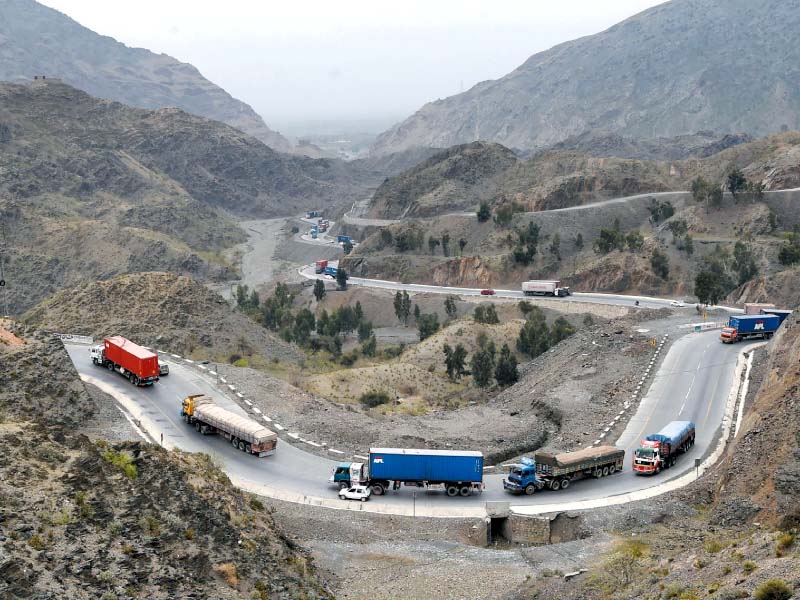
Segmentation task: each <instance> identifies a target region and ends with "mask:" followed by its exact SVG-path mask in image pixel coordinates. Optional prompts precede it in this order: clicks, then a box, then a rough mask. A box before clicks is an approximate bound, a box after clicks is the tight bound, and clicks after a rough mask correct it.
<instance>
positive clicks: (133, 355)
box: [89, 335, 159, 386]
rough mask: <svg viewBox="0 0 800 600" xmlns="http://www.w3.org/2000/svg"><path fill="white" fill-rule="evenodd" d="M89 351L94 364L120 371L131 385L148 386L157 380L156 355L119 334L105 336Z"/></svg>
mask: <svg viewBox="0 0 800 600" xmlns="http://www.w3.org/2000/svg"><path fill="white" fill-rule="evenodd" d="M89 352H90V353H91V356H92V362H93V363H94V364H96V365H99V366H101V367H105V368H107V369H108V370H109V371H116V372H117V373H120V374H121V375H122V376H123V377H125V378H126V379H128V381H130V382H131V383H132V384H133V385H136V386H149V385H153V384H154V383H155V382H156V381H158V376H159V367H158V355H157V354H156V353H155V352H151V351H150V350H148V349H147V348H143V347H142V346H139V345H138V344H134V343H133V342H132V341H130V340H128V339H125V338H124V337H122V336H121V335H115V336H112V337H108V338H105V339H104V340H103V343H102V344H98V345H97V346H93V347H92V348H91V349H90V350H89Z"/></svg>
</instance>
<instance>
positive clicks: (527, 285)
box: [522, 279, 571, 297]
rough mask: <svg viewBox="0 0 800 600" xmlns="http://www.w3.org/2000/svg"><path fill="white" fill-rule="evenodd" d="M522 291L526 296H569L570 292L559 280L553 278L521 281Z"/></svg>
mask: <svg viewBox="0 0 800 600" xmlns="http://www.w3.org/2000/svg"><path fill="white" fill-rule="evenodd" d="M522 293H523V294H525V295H526V296H537V295H540V296H560V297H563V296H569V295H571V292H570V291H569V288H568V287H566V286H564V285H562V284H561V281H559V280H557V279H553V280H536V281H523V282H522Z"/></svg>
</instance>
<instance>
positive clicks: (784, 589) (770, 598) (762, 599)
mask: <svg viewBox="0 0 800 600" xmlns="http://www.w3.org/2000/svg"><path fill="white" fill-rule="evenodd" d="M792 594H793V591H792V588H790V587H789V586H788V585H787V584H786V582H785V581H781V580H780V579H770V580H769V581H765V582H764V583H762V584H761V585H760V586H758V587H757V588H756V591H755V593H754V594H753V598H755V600H789V598H791V597H792Z"/></svg>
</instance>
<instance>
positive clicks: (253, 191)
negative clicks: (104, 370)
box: [0, 81, 366, 313]
mask: <svg viewBox="0 0 800 600" xmlns="http://www.w3.org/2000/svg"><path fill="white" fill-rule="evenodd" d="M351 169H352V168H351V167H350V166H349V165H347V164H345V163H342V162H341V161H332V160H324V159H323V160H314V159H310V158H306V157H301V156H293V155H288V154H282V153H279V152H275V151H274V150H272V149H271V148H269V147H268V146H266V145H264V144H263V143H261V142H260V141H258V140H257V139H255V138H253V137H250V136H248V135H246V134H244V133H242V132H240V131H238V130H237V129H234V128H233V127H230V126H228V125H224V124H222V123H218V122H216V121H209V120H208V119H205V118H202V117H197V116H194V115H190V114H188V113H185V112H183V111H181V110H178V109H175V108H165V109H160V110H144V109H137V108H131V107H128V106H125V105H123V104H120V103H119V102H112V101H108V100H99V99H97V98H93V97H91V96H89V95H88V94H86V93H85V92H82V91H80V90H77V89H75V88H73V87H70V86H68V85H66V84H63V83H58V82H47V81H45V82H41V81H39V82H34V83H32V84H30V85H14V84H0V173H2V177H0V226H2V228H0V234H2V233H3V231H4V232H5V237H6V240H5V243H6V245H7V247H8V248H9V254H7V258H6V265H5V266H6V280H7V281H8V287H7V288H6V289H7V290H8V294H9V302H10V310H11V311H12V313H14V312H16V311H18V310H24V309H26V308H29V307H31V306H33V304H35V303H36V302H38V301H40V300H41V299H43V298H44V297H46V296H49V295H51V294H53V293H54V292H56V291H58V290H60V289H62V288H64V287H69V286H73V285H77V284H79V283H82V282H85V281H92V280H96V279H106V278H109V277H114V276H116V275H119V274H123V273H136V272H143V271H169V272H173V273H178V274H183V275H191V276H194V277H198V278H200V279H213V280H227V279H230V278H231V277H232V276H233V275H234V272H233V270H232V267H231V265H230V263H229V262H228V261H227V259H225V258H224V256H223V255H222V251H223V250H225V249H226V248H229V247H231V246H232V245H234V244H236V243H239V242H242V241H243V240H244V239H245V235H244V232H243V231H242V229H241V228H240V227H239V226H238V225H237V224H236V223H235V218H236V217H252V218H267V217H277V216H290V215H295V214H297V213H298V212H301V211H303V210H307V209H310V208H322V207H325V206H329V205H330V204H331V203H332V202H340V201H341V200H342V199H345V200H347V199H349V198H353V197H355V198H359V197H364V195H365V194H366V191H365V190H366V186H365V185H364V184H363V183H362V181H361V179H360V177H361V176H360V175H359V173H358V172H357V173H355V174H353V173H352V171H351ZM2 242H3V239H2V237H0V244H2Z"/></svg>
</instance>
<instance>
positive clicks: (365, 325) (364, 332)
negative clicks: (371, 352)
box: [358, 321, 372, 343]
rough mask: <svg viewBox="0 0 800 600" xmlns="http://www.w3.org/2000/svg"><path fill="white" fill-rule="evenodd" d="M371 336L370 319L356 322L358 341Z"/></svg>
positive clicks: (365, 339) (366, 339) (363, 340)
mask: <svg viewBox="0 0 800 600" xmlns="http://www.w3.org/2000/svg"><path fill="white" fill-rule="evenodd" d="M371 337H372V321H361V322H360V323H359V324H358V341H359V342H362V343H363V342H366V341H368V340H369V338H371Z"/></svg>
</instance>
